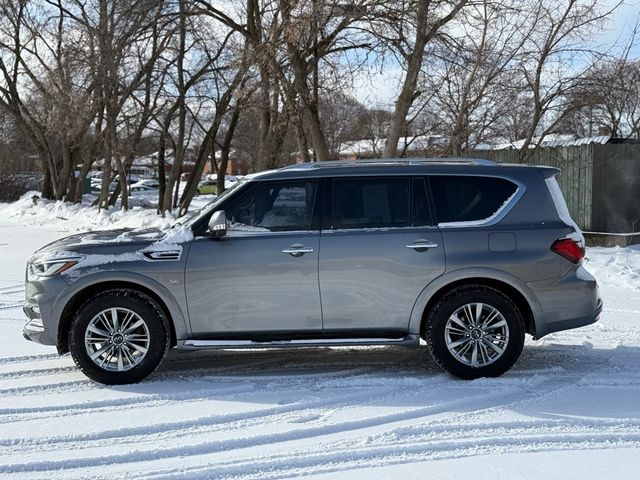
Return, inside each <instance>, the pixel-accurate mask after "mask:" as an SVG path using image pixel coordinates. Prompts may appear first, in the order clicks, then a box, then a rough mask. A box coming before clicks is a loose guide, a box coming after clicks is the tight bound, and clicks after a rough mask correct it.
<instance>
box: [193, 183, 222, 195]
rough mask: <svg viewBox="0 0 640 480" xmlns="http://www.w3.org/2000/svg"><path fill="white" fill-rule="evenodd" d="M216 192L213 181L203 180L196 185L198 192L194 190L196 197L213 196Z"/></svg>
mask: <svg viewBox="0 0 640 480" xmlns="http://www.w3.org/2000/svg"><path fill="white" fill-rule="evenodd" d="M217 191H218V188H217V186H216V182H215V180H205V181H204V182H200V184H199V185H198V190H196V194H197V195H211V194H213V195H215V193H216V192H217Z"/></svg>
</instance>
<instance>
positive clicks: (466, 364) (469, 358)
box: [424, 285, 524, 380]
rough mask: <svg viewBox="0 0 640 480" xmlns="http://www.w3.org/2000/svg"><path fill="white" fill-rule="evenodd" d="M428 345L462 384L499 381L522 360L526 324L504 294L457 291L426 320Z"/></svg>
mask: <svg viewBox="0 0 640 480" xmlns="http://www.w3.org/2000/svg"><path fill="white" fill-rule="evenodd" d="M424 336H425V340H426V341H427V344H428V346H429V350H430V352H431V355H432V356H433V358H434V359H435V361H436V362H437V363H438V365H440V367H442V368H443V369H444V370H446V371H447V372H449V373H451V374H452V375H455V376H456V377H459V378H463V379H469V380H470V379H474V378H480V377H497V376H500V375H502V374H503V373H505V372H506V371H507V370H509V369H510V368H511V367H512V366H513V364H514V363H515V362H516V361H517V360H518V358H519V357H520V354H521V353H522V348H523V346H524V323H523V320H522V314H521V313H520V310H519V309H518V307H517V306H516V304H515V303H514V302H513V301H512V300H511V299H510V298H509V297H508V296H506V295H505V294H504V293H502V292H501V291H499V290H496V289H495V288H491V287H486V286H482V285H468V286H462V287H458V288H455V289H454V290H452V291H451V292H449V293H447V294H446V295H444V296H443V297H442V298H441V299H440V300H439V301H438V302H437V303H436V305H435V307H434V308H433V309H432V310H431V312H430V313H429V315H428V317H427V324H426V331H425V332H424Z"/></svg>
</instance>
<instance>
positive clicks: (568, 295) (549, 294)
mask: <svg viewBox="0 0 640 480" xmlns="http://www.w3.org/2000/svg"><path fill="white" fill-rule="evenodd" d="M527 286H528V287H529V288H531V290H532V291H533V293H534V294H535V295H536V297H537V298H538V301H539V303H540V306H541V308H542V312H543V315H539V316H537V317H536V318H535V338H536V339H539V338H542V337H544V336H545V335H548V334H550V333H553V332H559V331H562V330H570V329H572V328H579V327H584V326H586V325H591V324H592V323H595V322H597V321H598V320H599V319H600V314H601V313H602V305H603V304H602V299H601V298H600V294H599V291H598V284H597V282H596V280H595V278H593V277H592V276H591V275H590V274H589V272H587V271H586V270H585V269H584V267H582V266H580V267H579V268H578V269H577V270H572V271H571V272H570V273H569V274H568V275H566V276H564V277H561V278H558V279H552V280H542V281H539V282H531V283H529V284H527Z"/></svg>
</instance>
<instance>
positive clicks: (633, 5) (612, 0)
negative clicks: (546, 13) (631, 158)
mask: <svg viewBox="0 0 640 480" xmlns="http://www.w3.org/2000/svg"><path fill="white" fill-rule="evenodd" d="M617 3H618V0H604V1H603V2H602V3H601V5H602V6H603V8H610V7H613V6H614V5H615V4H617ZM639 18H640V0H628V1H625V2H624V3H623V4H622V5H620V6H619V7H618V8H617V10H616V11H615V12H614V13H613V14H612V16H611V19H610V20H609V22H608V24H607V25H606V27H605V29H604V31H603V32H601V34H600V35H599V36H597V37H596V38H595V39H594V43H595V44H596V45H598V46H599V47H601V49H602V50H609V49H611V50H612V51H613V52H615V51H619V50H621V49H622V48H623V47H624V45H626V44H627V41H628V40H629V38H630V35H631V31H632V28H633V26H634V24H635V23H636V21H637V20H638V19H639ZM631 57H632V58H640V39H638V41H637V42H636V45H635V47H634V48H633V49H632V51H631ZM402 73H403V71H402V68H401V67H400V66H399V65H398V64H396V63H392V62H387V63H385V65H384V67H382V68H380V67H379V66H377V67H376V66H373V65H372V66H370V68H369V70H368V71H367V70H365V69H362V71H361V72H360V73H359V74H357V75H356V76H355V78H354V83H353V86H352V90H351V93H352V95H353V96H354V97H355V98H357V99H358V100H359V101H360V102H362V103H364V104H365V105H367V106H369V107H380V108H385V109H392V108H393V103H394V101H395V98H396V97H397V94H398V91H399V83H400V81H401V79H402Z"/></svg>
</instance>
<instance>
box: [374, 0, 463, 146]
mask: <svg viewBox="0 0 640 480" xmlns="http://www.w3.org/2000/svg"><path fill="white" fill-rule="evenodd" d="M466 3H467V0H451V1H450V0H441V1H439V0H421V1H417V2H411V1H409V2H399V3H398V4H394V6H393V7H392V8H393V10H392V11H391V12H390V13H389V14H388V16H389V17H390V18H391V19H392V20H391V23H390V25H391V29H392V31H391V32H388V33H385V39H386V40H387V41H388V42H389V45H390V47H391V48H392V49H393V50H394V51H395V52H396V53H397V54H398V55H399V56H400V58H401V59H402V61H403V64H404V66H405V67H404V69H405V73H404V79H403V81H402V85H401V88H400V93H399V94H398V98H397V99H396V104H395V109H394V112H393V117H392V119H391V124H390V126H389V132H388V134H387V140H386V144H385V151H384V154H385V156H387V157H395V156H397V154H398V152H397V150H398V141H399V139H400V137H401V136H402V134H403V132H406V126H407V125H406V120H407V115H408V114H409V110H410V109H411V106H412V105H413V103H414V101H415V100H416V98H417V97H418V96H419V95H420V92H419V91H418V90H417V88H416V86H417V84H418V77H419V75H420V72H421V70H422V66H423V59H424V52H425V48H426V46H427V44H428V43H429V42H430V41H431V40H432V39H433V38H434V37H435V36H436V34H438V32H439V31H440V29H441V28H443V26H445V25H446V24H447V23H449V22H450V21H451V20H452V19H453V18H455V17H456V15H457V14H458V13H459V12H460V10H461V9H462V8H463V7H464V6H465V4H466ZM407 12H415V13H409V18H406V17H407ZM407 31H408V32H413V34H412V36H411V38H410V39H409V38H408V35H409V34H408V33H407Z"/></svg>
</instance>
